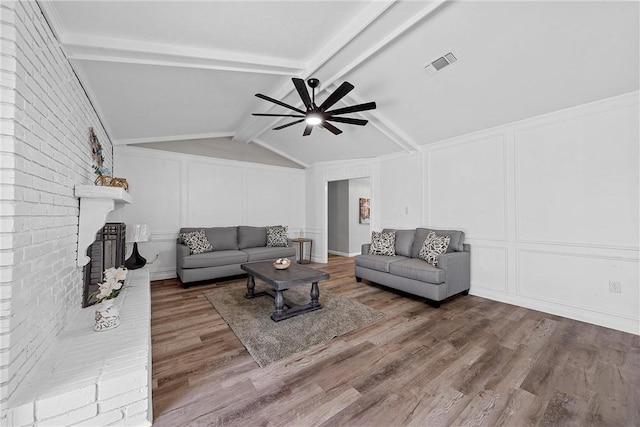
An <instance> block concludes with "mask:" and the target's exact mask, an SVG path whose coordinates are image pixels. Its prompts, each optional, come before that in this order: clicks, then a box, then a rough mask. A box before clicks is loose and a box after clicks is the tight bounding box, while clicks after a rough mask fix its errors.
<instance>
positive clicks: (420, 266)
mask: <svg viewBox="0 0 640 427" xmlns="http://www.w3.org/2000/svg"><path fill="white" fill-rule="evenodd" d="M389 273H391V274H394V275H396V276H400V277H405V278H407V279H413V280H419V281H421V282H427V283H434V284H439V283H444V279H445V272H444V270H442V269H440V268H438V267H434V266H433V265H431V264H429V263H427V262H424V261H423V260H421V259H419V258H410V259H405V260H401V261H398V262H394V263H391V264H390V265H389Z"/></svg>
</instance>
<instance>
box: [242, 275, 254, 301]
mask: <svg viewBox="0 0 640 427" xmlns="http://www.w3.org/2000/svg"><path fill="white" fill-rule="evenodd" d="M255 287H256V281H255V279H254V278H253V276H252V275H251V274H250V275H249V276H248V277H247V293H246V294H245V295H244V297H245V298H253V297H254V296H255V295H254V294H253V290H254V289H255Z"/></svg>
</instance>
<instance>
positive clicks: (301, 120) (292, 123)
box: [273, 119, 304, 130]
mask: <svg viewBox="0 0 640 427" xmlns="http://www.w3.org/2000/svg"><path fill="white" fill-rule="evenodd" d="M300 122H304V119H300V120H296V121H295V122H291V123H287V124H286V125H282V126H278V127H277V128H273V130H280V129H284V128H288V127H289V126H293V125H295V124H298V123H300Z"/></svg>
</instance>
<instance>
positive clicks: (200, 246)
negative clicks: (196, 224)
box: [180, 230, 213, 254]
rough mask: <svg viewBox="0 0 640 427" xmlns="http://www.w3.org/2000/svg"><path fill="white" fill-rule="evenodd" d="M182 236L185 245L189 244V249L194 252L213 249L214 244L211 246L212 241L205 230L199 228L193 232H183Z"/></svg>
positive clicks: (199, 252)
mask: <svg viewBox="0 0 640 427" xmlns="http://www.w3.org/2000/svg"><path fill="white" fill-rule="evenodd" d="M180 238H181V239H182V241H183V242H184V244H185V245H187V246H189V251H190V252H191V253H192V254H202V253H205V252H211V251H213V246H211V242H209V239H207V235H206V234H204V230H198V231H194V232H192V233H181V234H180Z"/></svg>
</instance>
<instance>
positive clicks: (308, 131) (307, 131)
mask: <svg viewBox="0 0 640 427" xmlns="http://www.w3.org/2000/svg"><path fill="white" fill-rule="evenodd" d="M312 130H313V125H307V126H305V128H304V132H303V133H302V136H308V135H311V131H312Z"/></svg>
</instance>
